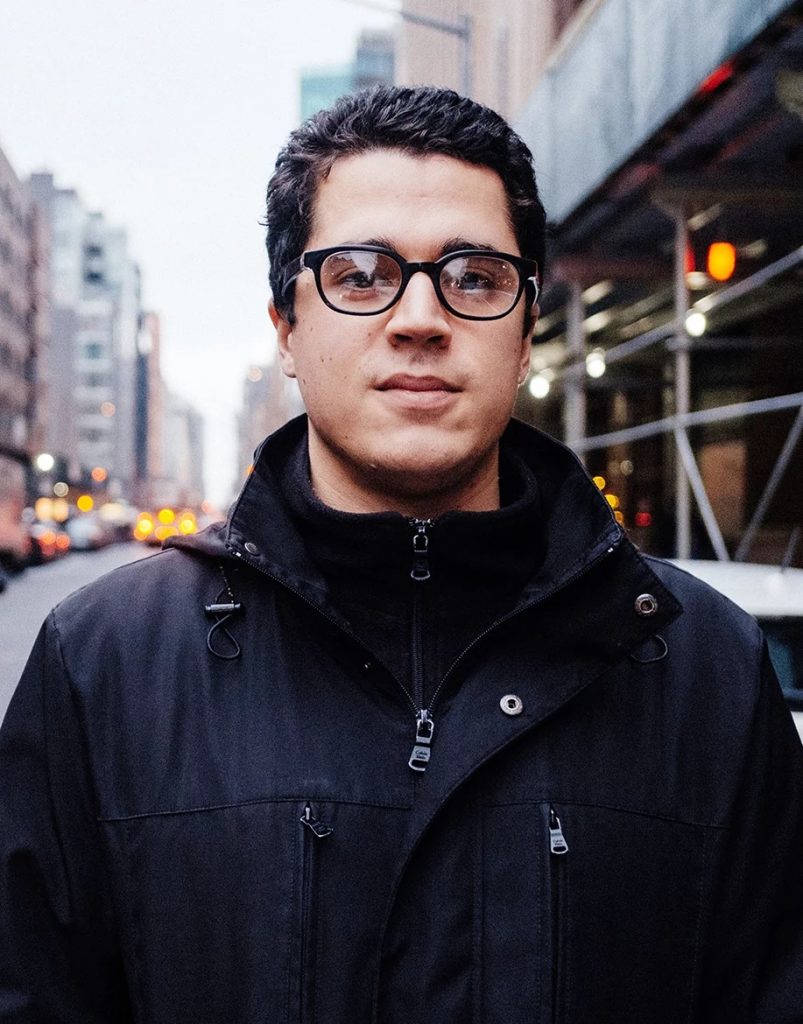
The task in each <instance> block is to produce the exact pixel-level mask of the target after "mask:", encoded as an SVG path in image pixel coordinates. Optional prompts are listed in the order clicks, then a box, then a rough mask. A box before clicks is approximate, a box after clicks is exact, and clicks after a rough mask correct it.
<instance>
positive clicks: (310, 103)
mask: <svg viewBox="0 0 803 1024" xmlns="http://www.w3.org/2000/svg"><path fill="white" fill-rule="evenodd" d="M395 62H396V42H395V34H394V33H392V32H387V31H383V30H366V31H364V32H362V33H361V34H360V36H359V38H358V40H357V46H356V49H355V53H354V59H353V60H352V61H351V62H350V63H348V64H345V65H341V66H338V67H324V68H310V69H308V70H306V71H304V72H302V74H301V82H300V116H301V120H302V121H304V120H306V118H308V117H310V115H312V114H314V113H315V112H316V111H318V110H322V109H323V108H324V107H328V106H329V105H330V104H332V103H334V101H335V100H336V99H337V98H338V96H343V95H344V94H345V93H349V92H354V91H355V90H357V89H368V88H370V87H371V86H373V85H383V84H385V85H390V84H391V83H392V82H393V80H394V76H395Z"/></svg>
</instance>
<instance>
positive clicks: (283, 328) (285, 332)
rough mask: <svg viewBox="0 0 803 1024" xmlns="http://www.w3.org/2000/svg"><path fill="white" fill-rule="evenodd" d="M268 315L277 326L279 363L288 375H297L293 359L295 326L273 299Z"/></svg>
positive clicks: (269, 305) (269, 304)
mask: <svg viewBox="0 0 803 1024" xmlns="http://www.w3.org/2000/svg"><path fill="white" fill-rule="evenodd" d="M268 316H269V317H270V319H271V323H272V324H273V326H274V327H275V328H276V344H277V345H278V348H279V365H280V366H281V368H282V373H284V374H285V376H287V377H295V376H296V367H295V360H294V359H293V328H292V325H291V324H290V323H289V321H287V320H286V319H285V317H283V316H282V314H281V313H280V312H279V310H278V309H277V308H276V306H275V304H274V302H273V299H271V300H270V302H269V303H268Z"/></svg>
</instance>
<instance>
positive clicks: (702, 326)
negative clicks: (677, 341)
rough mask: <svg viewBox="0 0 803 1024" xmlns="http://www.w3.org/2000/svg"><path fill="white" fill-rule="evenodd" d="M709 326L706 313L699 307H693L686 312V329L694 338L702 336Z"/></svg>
mask: <svg viewBox="0 0 803 1024" xmlns="http://www.w3.org/2000/svg"><path fill="white" fill-rule="evenodd" d="M707 327H708V321H707V320H706V318H705V313H701V312H700V310H699V309H692V310H690V311H689V312H688V313H687V314H686V331H687V333H688V334H690V335H691V336H692V338H702V336H703V335H704V334H705V330H706V328H707Z"/></svg>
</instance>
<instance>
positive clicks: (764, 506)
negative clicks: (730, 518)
mask: <svg viewBox="0 0 803 1024" xmlns="http://www.w3.org/2000/svg"><path fill="white" fill-rule="evenodd" d="M801 433H803V406H801V407H800V409H799V410H798V414H797V416H796V417H795V422H794V423H793V424H792V428H791V430H790V431H789V433H788V434H787V436H786V441H785V442H784V446H783V448H782V449H781V454H780V455H779V456H778V461H777V462H776V463H775V465H774V466H773V467H772V473H770V478H769V480H768V481H767V486H766V487H765V488H764V493H763V494H762V495H761V498H760V499H759V502H758V505H756V510H755V512H754V513H753V518H752V519H751V520H750V523H749V525H748V527H747V529H746V530H745V532H744V537H742V539H741V541H740V543H739V546H738V548H737V549H736V554H735V555H734V556H733V557H734V560H735V561H736V562H743V561H744V560H745V559H746V558H747V556H748V554H749V552H750V547H751V545H752V543H753V541H754V539H755V536H756V534H757V533H758V531H759V528H760V527H761V524H762V523H763V522H764V516H765V515H766V514H767V511H768V510H769V507H770V505H771V504H772V499H773V498H774V497H775V492H776V491H777V490H778V485H779V484H780V482H781V480H782V479H783V475H784V473H785V472H786V467H787V466H788V465H789V460H790V459H791V458H792V455H793V453H794V450H795V448H796V446H797V442H798V441H799V440H800V435H801Z"/></svg>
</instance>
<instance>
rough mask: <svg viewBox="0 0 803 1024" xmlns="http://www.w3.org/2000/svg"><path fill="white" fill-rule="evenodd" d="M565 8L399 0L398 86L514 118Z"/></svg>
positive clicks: (486, 0)
mask: <svg viewBox="0 0 803 1024" xmlns="http://www.w3.org/2000/svg"><path fill="white" fill-rule="evenodd" d="M570 6H573V7H577V6H579V3H578V2H577V0H574V2H572V0H564V2H563V3H557V2H551V0H539V2H534V0H506V2H505V3H504V4H500V3H497V2H496V0H403V3H402V8H401V9H402V21H401V25H400V28H399V34H398V43H397V55H398V56H397V66H396V81H397V82H399V83H400V84H404V85H440V86H446V87H448V88H450V89H456V90H457V91H458V92H463V93H466V92H467V93H469V95H471V96H473V97H474V98H475V99H477V100H479V101H480V102H481V103H485V104H487V105H488V106H490V107H493V109H494V110H498V111H499V113H500V114H502V115H503V116H505V117H508V118H510V117H512V116H513V115H514V114H515V113H516V111H518V110H520V109H521V107H522V106H523V105H524V103H525V102H526V100H527V98H528V97H529V95H530V93H531V92H532V90H533V88H534V87H535V84H536V82H537V81H538V79H539V77H540V75H541V73H542V72H543V69H544V66H545V64H546V61H547V58H548V56H549V54H550V52H551V49H552V46H553V43H554V41H555V39H556V37H557V35H558V34H559V32H560V29H561V27H562V22H563V21H565V20H566V18H567V16H568V11H566V10H564V9H565V8H568V7H570Z"/></svg>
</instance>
